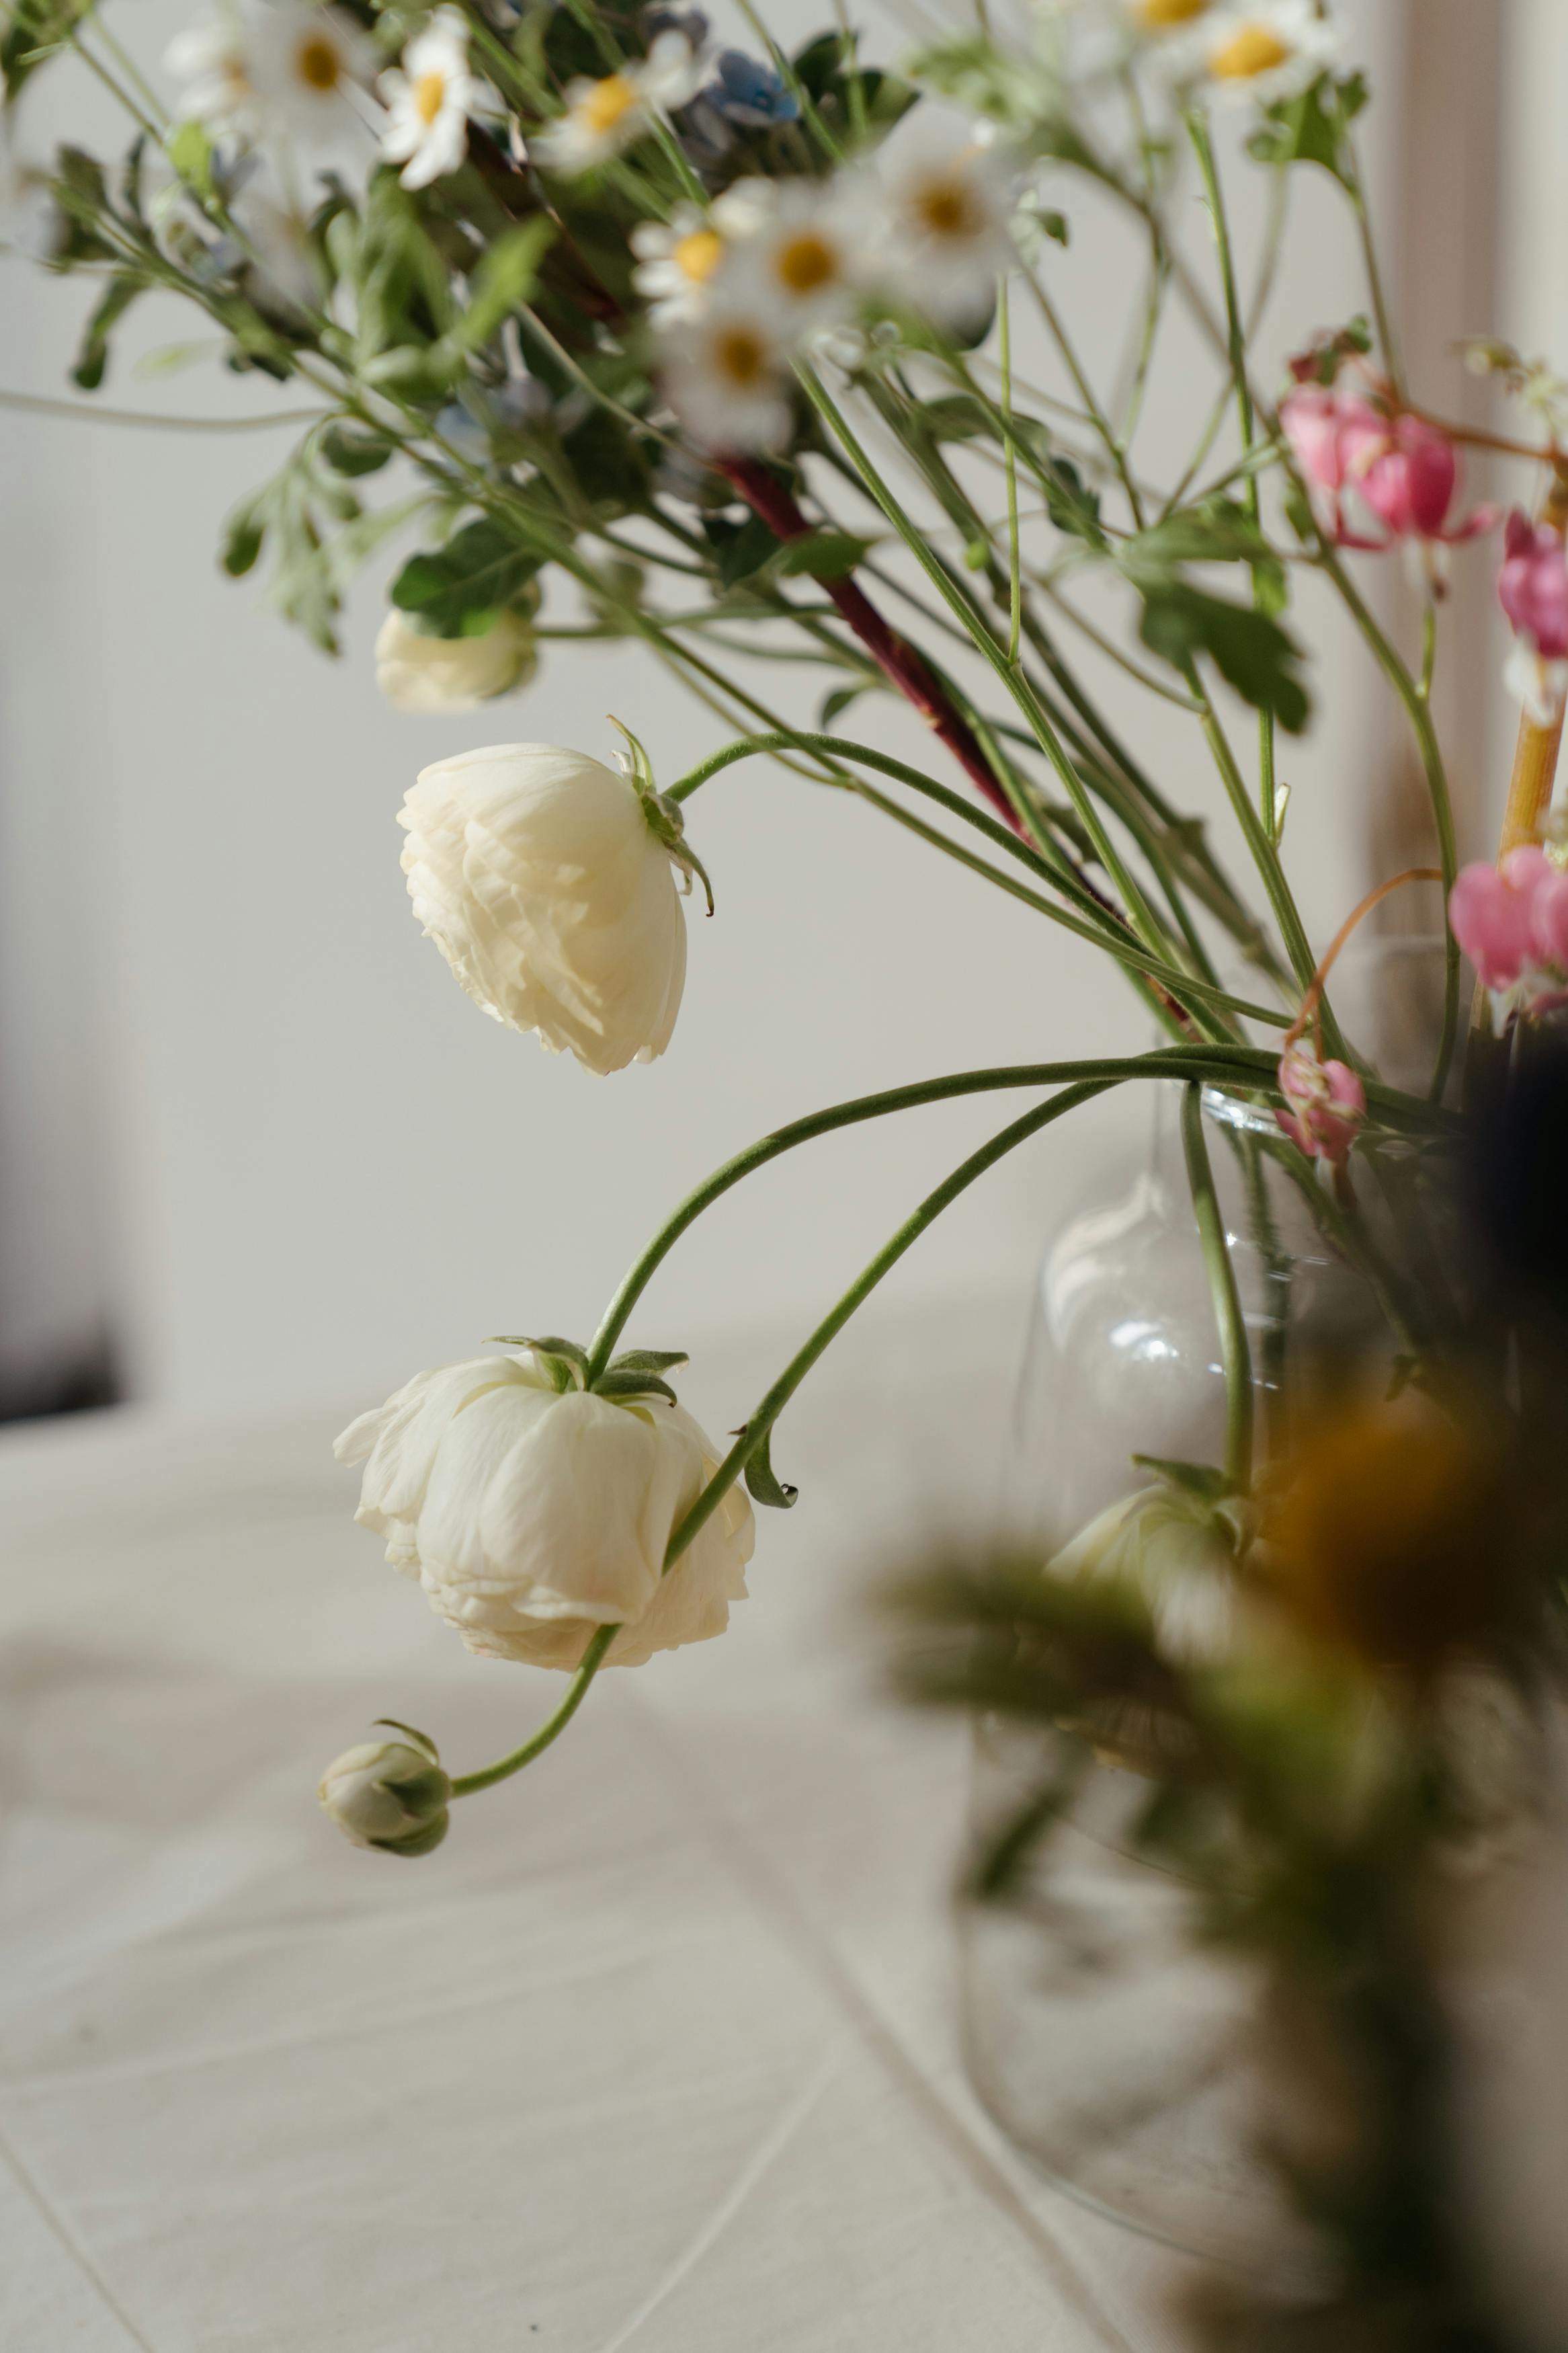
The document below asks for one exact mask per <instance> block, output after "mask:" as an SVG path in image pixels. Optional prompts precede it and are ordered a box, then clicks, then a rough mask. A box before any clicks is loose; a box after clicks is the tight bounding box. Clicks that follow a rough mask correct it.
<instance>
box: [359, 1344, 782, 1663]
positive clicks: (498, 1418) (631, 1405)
mask: <svg viewBox="0 0 1568 2353" xmlns="http://www.w3.org/2000/svg"><path fill="white" fill-rule="evenodd" d="M558 1345H559V1344H554V1343H547V1342H541V1343H540V1344H539V1345H538V1347H537V1349H535V1348H532V1347H531V1348H529V1349H527V1350H526V1351H525V1352H524V1353H522V1354H521V1355H515V1356H513V1355H507V1356H500V1355H498V1356H479V1357H475V1358H473V1359H471V1360H470V1361H468V1363H465V1364H460V1365H445V1366H439V1367H438V1368H437V1370H435V1371H433V1372H426V1373H417V1374H416V1375H415V1377H414V1378H413V1379H412V1380H411V1381H409V1382H408V1383H406V1385H405V1387H404V1388H401V1389H399V1390H398V1391H397V1393H396V1395H395V1397H391V1398H388V1399H387V1401H386V1403H385V1404H384V1406H378V1407H377V1408H376V1409H374V1412H371V1413H366V1414H362V1415H361V1417H360V1419H358V1420H357V1421H355V1422H353V1423H352V1424H351V1425H350V1427H349V1428H348V1429H347V1430H344V1431H343V1433H342V1437H341V1438H340V1439H339V1440H338V1441H337V1445H336V1448H335V1451H336V1454H337V1458H338V1460H339V1461H340V1462H363V1464H364V1466H365V1469H364V1478H363V1486H362V1489H361V1494H360V1504H359V1509H358V1511H357V1512H356V1513H355V1514H354V1516H355V1518H356V1519H357V1520H358V1521H359V1523H360V1525H361V1526H362V1527H367V1528H372V1529H374V1531H375V1533H376V1534H377V1535H384V1536H385V1537H386V1539H387V1546H386V1556H387V1559H388V1560H389V1561H390V1562H391V1563H392V1566H393V1567H395V1568H396V1569H399V1570H401V1572H402V1573H403V1575H404V1576H405V1577H417V1578H418V1580H419V1582H420V1583H421V1585H422V1586H423V1587H424V1588H425V1591H426V1594H427V1595H428V1596H429V1599H430V1602H431V1606H432V1607H433V1608H434V1609H436V1610H437V1612H438V1613H439V1615H440V1616H441V1617H443V1618H444V1619H446V1620H447V1624H448V1625H450V1626H454V1627H456V1629H457V1630H458V1633H459V1634H461V1636H462V1638H463V1641H465V1643H466V1644H467V1645H468V1649H469V1650H470V1651H479V1652H481V1653H483V1654H485V1655H486V1656H488V1657H490V1658H496V1659H517V1660H521V1661H523V1662H526V1663H528V1664H530V1665H533V1666H542V1667H564V1668H573V1667H575V1666H577V1665H578V1663H579V1662H580V1661H581V1659H582V1656H583V1652H584V1650H585V1648H586V1647H587V1644H588V1642H589V1641H591V1639H592V1638H593V1636H594V1634H595V1631H596V1630H598V1628H599V1627H601V1626H619V1627H620V1628H621V1629H622V1630H621V1632H620V1633H618V1634H617V1635H616V1639H615V1641H614V1642H613V1643H612V1645H611V1648H610V1651H609V1656H608V1660H607V1662H606V1663H607V1664H609V1665H611V1666H640V1665H641V1664H642V1662H644V1661H645V1660H647V1659H648V1658H650V1657H651V1656H652V1654H653V1652H654V1651H668V1650H674V1649H676V1648H677V1647H679V1645H680V1644H682V1643H685V1642H700V1641H707V1640H708V1639H709V1638H710V1636H712V1635H715V1634H721V1633H722V1632H723V1630H724V1629H725V1627H726V1625H727V1624H728V1623H729V1617H730V1604H731V1601H739V1600H743V1599H744V1598H745V1592H746V1579H745V1567H746V1563H747V1561H748V1560H750V1558H751V1556H752V1543H753V1539H754V1524H753V1521H752V1507H751V1505H750V1504H749V1503H748V1502H747V1500H746V1497H745V1495H744V1493H742V1490H741V1488H740V1487H739V1486H738V1485H737V1486H733V1487H731V1489H730V1490H729V1491H728V1493H726V1494H725V1496H724V1498H723V1500H722V1502H721V1504H720V1505H719V1508H718V1509H717V1511H715V1512H714V1513H713V1514H712V1516H711V1517H710V1519H709V1520H707V1521H706V1522H705V1523H704V1525H703V1526H702V1527H701V1528H700V1530H699V1532H698V1534H697V1535H696V1537H695V1538H694V1539H693V1541H692V1543H691V1544H690V1546H689V1547H688V1548H687V1550H686V1551H685V1552H684V1553H683V1554H682V1555H681V1556H680V1558H679V1560H678V1561H676V1562H675V1564H674V1565H673V1566H672V1567H671V1568H670V1569H669V1570H668V1573H666V1572H665V1570H664V1556H665V1552H666V1549H667V1547H668V1543H669V1539H670V1535H671V1534H672V1533H673V1531H674V1530H675V1528H676V1527H677V1526H678V1525H679V1522H680V1521H681V1519H682V1518H683V1517H684V1515H685V1514H686V1513H687V1512H688V1511H689V1509H690V1507H691V1505H692V1504H694V1503H695V1502H696V1500H697V1497H698V1495H699V1493H700V1491H701V1489H702V1487H703V1486H704V1484H705V1483H706V1482H707V1481H708V1480H709V1479H710V1478H711V1476H712V1474H713V1472H714V1471H715V1469H716V1468H717V1456H716V1453H715V1450H714V1448H713V1446H712V1445H711V1443H710V1440H708V1439H707V1438H706V1437H705V1436H704V1434H703V1432H702V1430H700V1428H699V1426H698V1424H697V1423H696V1422H695V1421H694V1420H693V1419H692V1418H691V1416H690V1415H689V1413H687V1412H686V1411H684V1409H682V1408H681V1407H680V1406H679V1404H677V1403H676V1401H675V1398H674V1397H673V1395H672V1394H671V1393H670V1391H669V1390H668V1388H665V1386H664V1384H663V1383H662V1382H661V1381H660V1380H659V1379H658V1377H657V1375H655V1374H652V1373H650V1374H648V1375H647V1377H640V1376H638V1375H637V1374H636V1373H626V1374H623V1375H620V1376H617V1374H616V1370H615V1368H612V1370H611V1373H610V1375H609V1376H608V1377H607V1381H608V1384H609V1385H610V1386H611V1387H612V1388H613V1389H614V1393H613V1394H606V1393H605V1390H603V1389H601V1390H598V1391H594V1390H589V1389H587V1388H583V1387H580V1386H579V1385H578V1384H579V1383H580V1381H581V1379H582V1377H583V1374H582V1365H581V1358H580V1352H578V1351H574V1357H573V1358H567V1357H563V1356H560V1355H558V1354H556V1353H555V1350H556V1348H557V1346H558ZM574 1358H575V1359H577V1361H574ZM659 1361H662V1362H663V1363H665V1364H666V1365H668V1361H669V1360H668V1358H665V1359H661V1360H659ZM563 1381H564V1382H565V1384H566V1385H565V1386H564V1387H563V1386H562V1383H563Z"/></svg>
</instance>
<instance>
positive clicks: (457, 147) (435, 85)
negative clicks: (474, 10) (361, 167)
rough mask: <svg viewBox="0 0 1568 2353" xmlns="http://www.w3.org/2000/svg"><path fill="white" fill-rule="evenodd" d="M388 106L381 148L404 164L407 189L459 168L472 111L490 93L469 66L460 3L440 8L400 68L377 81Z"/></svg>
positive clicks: (424, 185)
mask: <svg viewBox="0 0 1568 2353" xmlns="http://www.w3.org/2000/svg"><path fill="white" fill-rule="evenodd" d="M376 87H377V89H378V90H379V91H380V93H381V96H382V99H383V100H384V103H385V106H386V110H387V124H386V129H385V131H384V132H383V134H382V141H381V153H382V155H383V158H384V161H385V162H387V163H388V164H402V165H403V170H402V171H401V172H400V173H399V174H398V177H399V178H400V179H401V181H402V182H403V185H404V186H405V188H427V187H428V186H429V185H430V183H431V181H432V180H439V179H443V178H444V177H445V176H446V174H447V173H448V172H455V171H456V170H457V169H458V165H459V164H461V162H462V160H463V158H464V156H465V155H466V154H467V153H468V116H469V115H470V114H471V113H472V112H473V111H474V109H475V108H476V107H477V106H478V105H479V102H480V100H482V98H483V97H484V94H485V86H484V84H483V82H481V81H479V79H477V78H476V77H475V76H474V75H473V74H471V73H470V72H469V71H468V25H467V23H466V21H465V20H464V17H463V16H462V14H461V12H460V11H459V10H458V9H456V8H437V11H436V14H435V15H434V16H432V17H431V19H430V22H429V23H428V24H427V25H426V27H425V29H424V31H423V32H422V33H420V34H418V35H416V37H415V38H414V39H413V40H412V41H410V42H409V44H408V47H406V48H405V50H404V52H403V64H402V66H401V68H398V67H393V68H392V69H390V70H389V71H388V72H386V73H384V74H383V75H382V77H381V79H380V81H379V82H378V83H377V85H376Z"/></svg>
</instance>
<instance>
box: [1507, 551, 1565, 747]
mask: <svg viewBox="0 0 1568 2353" xmlns="http://www.w3.org/2000/svg"><path fill="white" fill-rule="evenodd" d="M1498 598H1499V601H1500V604H1501V606H1502V608H1503V611H1504V612H1505V613H1506V614H1507V615H1508V617H1509V619H1510V622H1511V623H1512V625H1513V632H1514V638H1515V640H1516V642H1515V646H1514V650H1513V654H1512V657H1511V659H1510V662H1509V666H1508V681H1509V684H1510V686H1511V687H1512V689H1513V691H1514V692H1515V693H1516V694H1517V695H1518V697H1519V699H1520V701H1521V702H1522V703H1523V705H1524V707H1525V709H1526V711H1527V712H1529V713H1530V716H1531V719H1532V720H1533V721H1534V722H1535V724H1536V725H1537V726H1538V727H1552V726H1555V724H1556V723H1557V721H1558V720H1559V719H1560V718H1561V717H1562V716H1563V703H1564V701H1565V700H1568V555H1565V554H1564V553H1563V542H1562V541H1561V540H1560V539H1559V538H1558V536H1557V533H1555V532H1554V531H1553V530H1552V527H1551V525H1550V524H1549V523H1543V522H1531V520H1530V517H1529V516H1528V515H1526V514H1521V513H1520V512H1519V510H1518V509H1517V508H1515V510H1514V512H1513V513H1512V514H1510V517H1509V519H1508V527H1507V531H1506V533H1505V535H1504V539H1503V555H1502V570H1501V572H1500V574H1499V575H1498Z"/></svg>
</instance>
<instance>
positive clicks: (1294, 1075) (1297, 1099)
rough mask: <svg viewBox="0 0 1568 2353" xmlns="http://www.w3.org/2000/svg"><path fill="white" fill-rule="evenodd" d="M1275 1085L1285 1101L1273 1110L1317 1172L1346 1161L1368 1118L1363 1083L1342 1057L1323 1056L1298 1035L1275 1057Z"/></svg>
mask: <svg viewBox="0 0 1568 2353" xmlns="http://www.w3.org/2000/svg"><path fill="white" fill-rule="evenodd" d="M1279 1091H1280V1092H1281V1093H1282V1094H1283V1096H1284V1098H1285V1101H1286V1102H1287V1103H1288V1104H1289V1110H1288V1111H1277V1112H1276V1113H1275V1114H1274V1116H1275V1118H1276V1119H1277V1120H1278V1121H1279V1124H1280V1126H1281V1127H1282V1128H1283V1129H1284V1131H1285V1133H1286V1134H1287V1135H1288V1136H1289V1138H1290V1141H1291V1143H1292V1144H1295V1145H1300V1149H1301V1150H1302V1151H1303V1152H1304V1153H1305V1154H1306V1155H1307V1157H1308V1159H1309V1160H1315V1161H1316V1162H1317V1163H1318V1166H1319V1170H1320V1173H1321V1174H1322V1175H1324V1176H1334V1175H1336V1174H1337V1173H1338V1172H1339V1171H1340V1170H1342V1168H1343V1167H1344V1165H1345V1163H1346V1161H1347V1160H1348V1159H1349V1158H1350V1155H1351V1147H1352V1145H1353V1144H1354V1142H1355V1140H1356V1137H1357V1136H1358V1135H1359V1134H1360V1133H1361V1130H1362V1127H1363V1123H1364V1122H1365V1119H1366V1089H1365V1088H1364V1087H1363V1084H1362V1082H1361V1081H1360V1080H1359V1079H1358V1078H1357V1076H1356V1074H1355V1072H1354V1071H1352V1069H1351V1068H1350V1067H1349V1065H1348V1064H1347V1063H1344V1062H1322V1061H1320V1060H1319V1059H1318V1057H1317V1055H1316V1054H1315V1053H1314V1052H1313V1051H1312V1050H1311V1048H1310V1046H1309V1045H1307V1044H1306V1043H1305V1042H1304V1041H1303V1040H1302V1039H1300V1038H1292V1039H1289V1041H1288V1043H1287V1045H1286V1048H1285V1051H1284V1052H1283V1054H1281V1056H1280V1057H1279Z"/></svg>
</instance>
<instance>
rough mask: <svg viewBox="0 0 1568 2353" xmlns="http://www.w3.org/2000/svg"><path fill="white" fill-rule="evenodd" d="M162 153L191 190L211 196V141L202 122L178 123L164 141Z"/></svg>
mask: <svg viewBox="0 0 1568 2353" xmlns="http://www.w3.org/2000/svg"><path fill="white" fill-rule="evenodd" d="M163 152H164V153H165V154H166V155H167V156H168V159H169V161H170V163H171V164H173V166H174V170H175V172H176V173H177V174H179V176H180V178H181V179H182V180H184V183H185V185H186V186H187V187H188V188H195V191H196V194H197V195H201V196H210V195H212V193H213V146H212V141H211V140H210V139H209V138H208V137H207V134H206V132H205V131H204V130H203V128H202V126H201V124H200V123H199V122H177V123H176V124H175V125H174V129H173V131H171V132H170V133H169V135H168V137H167V139H165V140H164V142H163Z"/></svg>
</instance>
